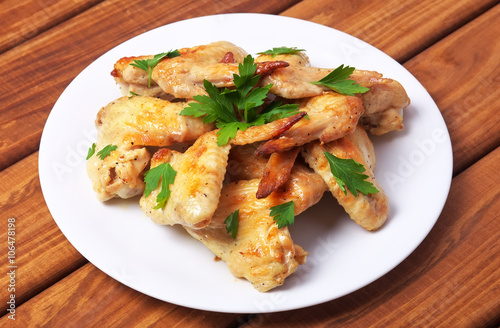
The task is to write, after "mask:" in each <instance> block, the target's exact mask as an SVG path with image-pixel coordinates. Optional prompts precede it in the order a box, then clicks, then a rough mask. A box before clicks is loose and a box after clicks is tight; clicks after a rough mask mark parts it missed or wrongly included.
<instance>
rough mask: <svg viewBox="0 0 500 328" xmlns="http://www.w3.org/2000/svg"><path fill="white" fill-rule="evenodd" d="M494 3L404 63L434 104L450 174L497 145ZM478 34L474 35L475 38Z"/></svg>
mask: <svg viewBox="0 0 500 328" xmlns="http://www.w3.org/2000/svg"><path fill="white" fill-rule="evenodd" d="M499 34H500V6H496V7H495V8H493V9H491V10H489V11H488V12H486V13H485V14H483V15H482V16H480V17H479V18H477V19H475V20H474V21H472V22H470V23H469V24H467V26H465V27H464V28H461V29H460V30H458V31H456V32H455V33H453V34H452V35H450V36H449V37H447V38H446V39H444V40H442V41H440V42H439V43H437V44H436V45H435V46H433V47H431V48H429V49H428V50H426V51H425V52H423V53H421V54H419V55H418V56H416V57H415V58H414V59H412V60H410V61H409V62H407V63H406V64H405V67H406V68H407V69H408V70H409V71H410V72H411V73H412V74H414V75H415V77H416V78H417V79H419V80H420V81H422V84H423V85H424V87H425V88H426V89H427V90H428V91H429V93H430V94H431V96H432V97H433V98H434V100H435V101H436V103H437V105H438V107H439V108H440V110H441V112H442V114H443V116H444V119H445V121H446V124H447V126H448V130H449V132H450V135H451V139H452V140H453V159H454V171H455V173H457V172H461V171H462V170H464V169H465V168H466V167H468V166H470V165H471V164H472V163H474V162H475V161H477V160H478V159H479V158H481V157H482V156H484V155H485V154H487V153H488V152H490V151H491V150H493V149H495V148H496V147H497V146H498V145H500V115H498V114H497V113H496V111H495V110H491V109H494V108H500V91H499V90H500V43H498V42H492V41H491V40H496V39H498V35H499ZM479 36H480V37H479Z"/></svg>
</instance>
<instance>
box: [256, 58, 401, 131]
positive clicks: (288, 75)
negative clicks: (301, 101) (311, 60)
mask: <svg viewBox="0 0 500 328" xmlns="http://www.w3.org/2000/svg"><path fill="white" fill-rule="evenodd" d="M330 72H332V69H325V68H317V67H307V66H304V65H293V64H290V66H288V67H285V68H280V69H276V70H274V71H272V72H270V73H269V74H267V75H266V76H265V77H263V78H262V79H261V82H260V83H261V84H262V85H266V84H272V85H273V87H272V88H271V90H270V92H271V93H274V94H276V95H278V96H281V97H283V98H288V99H298V98H305V97H314V96H318V95H320V94H321V93H323V92H324V91H325V90H328V89H327V88H326V87H323V86H321V85H317V84H312V83H311V82H314V81H319V80H320V79H322V78H323V77H325V76H326V75H328V74H329V73H330ZM350 79H351V80H354V81H355V82H356V83H358V84H360V85H361V86H363V87H367V88H369V89H370V90H369V91H368V92H366V93H363V94H361V95H360V97H361V99H362V100H363V107H364V109H365V110H364V114H363V116H362V118H361V124H362V125H363V126H364V127H365V128H366V129H367V130H370V132H371V133H373V134H375V135H381V134H384V133H387V132H390V131H393V130H401V129H402V128H403V123H402V121H403V112H402V110H403V108H405V107H407V106H408V105H409V104H410V99H409V98H408V95H407V93H406V91H405V89H404V88H403V86H402V85H401V84H400V83H399V82H398V81H396V80H393V79H389V78H384V77H383V76H382V74H380V73H377V72H374V71H366V70H355V71H354V73H353V74H352V75H351V77H350Z"/></svg>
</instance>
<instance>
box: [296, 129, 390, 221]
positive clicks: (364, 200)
mask: <svg viewBox="0 0 500 328" xmlns="http://www.w3.org/2000/svg"><path fill="white" fill-rule="evenodd" d="M325 151H328V152H329V153H331V154H333V155H335V156H337V157H339V158H344V159H345V158H351V159H353V160H355V161H357V162H358V163H361V164H363V166H364V167H365V170H366V171H365V173H364V174H366V175H368V176H369V178H368V180H367V181H370V182H371V183H373V185H374V186H375V187H376V188H377V189H378V190H379V192H378V193H375V194H370V195H364V194H362V193H360V192H358V196H357V197H355V196H354V195H353V194H352V193H351V192H350V191H349V190H348V189H346V191H347V194H344V192H343V191H342V190H341V189H340V187H339V185H338V184H337V182H336V180H335V178H334V177H333V174H332V173H331V171H330V166H329V163H328V161H327V159H326V157H325V155H324V152H325ZM302 156H303V157H304V159H305V161H306V162H307V163H308V164H309V166H310V167H311V168H312V169H313V170H314V171H315V172H316V173H317V174H319V175H320V176H322V177H323V179H324V181H325V182H326V184H327V185H328V189H329V190H330V192H331V193H332V195H333V196H334V197H335V198H336V199H337V201H338V202H339V204H340V205H341V206H342V207H343V208H344V209H345V211H346V212H347V213H348V214H349V216H350V217H351V219H353V220H354V221H355V222H356V223H357V224H359V225H360V226H362V227H363V228H365V229H366V230H376V229H378V228H380V227H381V226H382V225H383V224H384V222H385V221H386V219H387V216H388V215H389V200H388V198H387V196H386V194H385V193H384V191H383V189H382V187H380V185H379V184H378V182H377V180H375V176H374V175H373V170H374V168H375V152H374V149H373V144H372V143H371V141H370V139H369V138H368V135H367V134H366V132H365V130H364V129H363V128H362V127H358V128H357V129H356V130H355V131H354V132H353V133H351V134H349V135H347V136H345V137H343V138H341V139H338V140H335V141H332V142H329V143H327V144H323V145H322V144H321V143H320V142H319V141H314V142H312V143H310V144H307V145H305V146H304V147H303V148H302Z"/></svg>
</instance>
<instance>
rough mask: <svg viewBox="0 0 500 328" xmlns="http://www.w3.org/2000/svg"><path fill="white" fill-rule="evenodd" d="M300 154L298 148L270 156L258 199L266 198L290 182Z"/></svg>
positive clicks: (261, 181) (258, 191)
mask: <svg viewBox="0 0 500 328" xmlns="http://www.w3.org/2000/svg"><path fill="white" fill-rule="evenodd" d="M299 152H300V148H299V147H296V148H293V149H290V150H287V151H284V152H276V153H272V154H271V156H269V160H268V162H267V163H266V166H265V167H264V170H263V172H262V179H261V180H260V183H259V188H258V190H257V194H256V197H257V198H259V199H260V198H266V197H267V196H269V195H270V194H271V193H272V192H274V191H275V190H277V189H278V188H279V187H281V186H282V185H283V184H284V183H285V182H287V181H288V178H289V177H290V174H291V172H292V168H293V166H294V164H295V159H296V158H297V155H298V154H299Z"/></svg>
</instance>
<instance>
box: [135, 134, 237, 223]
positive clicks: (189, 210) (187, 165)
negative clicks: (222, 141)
mask: <svg viewBox="0 0 500 328" xmlns="http://www.w3.org/2000/svg"><path fill="white" fill-rule="evenodd" d="M216 132H217V131H216V130H214V131H211V132H208V133H205V134H204V135H202V136H201V137H200V138H198V139H197V140H196V142H195V143H194V144H193V145H192V146H190V147H189V148H188V149H187V150H186V151H185V152H184V153H180V152H177V151H173V150H170V149H168V148H164V149H161V150H159V151H158V152H156V153H155V155H154V156H153V159H152V160H151V168H154V167H156V166H158V165H160V164H161V163H170V165H171V166H172V168H173V169H174V170H175V171H176V172H177V173H176V176H175V180H174V183H173V184H172V185H170V190H171V194H170V197H169V199H168V201H167V203H166V205H165V207H164V208H159V209H155V207H156V205H157V202H156V197H157V195H158V193H159V192H160V190H161V186H160V185H159V186H158V188H156V189H155V190H153V191H152V192H151V194H150V195H148V196H147V197H146V196H143V197H142V198H141V200H140V205H141V208H142V210H143V211H144V212H145V213H146V215H147V216H148V217H150V218H151V219H152V220H153V221H154V222H155V223H158V224H167V225H174V224H181V225H183V226H187V227H192V228H201V227H204V226H206V225H208V224H209V223H210V220H211V218H212V215H213V213H214V211H215V209H216V208H217V205H218V202H219V195H220V192H221V188H222V183H223V181H224V177H225V174H226V165H227V160H228V154H229V150H230V147H231V146H230V145H225V146H220V147H219V146H218V145H217V136H216Z"/></svg>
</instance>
